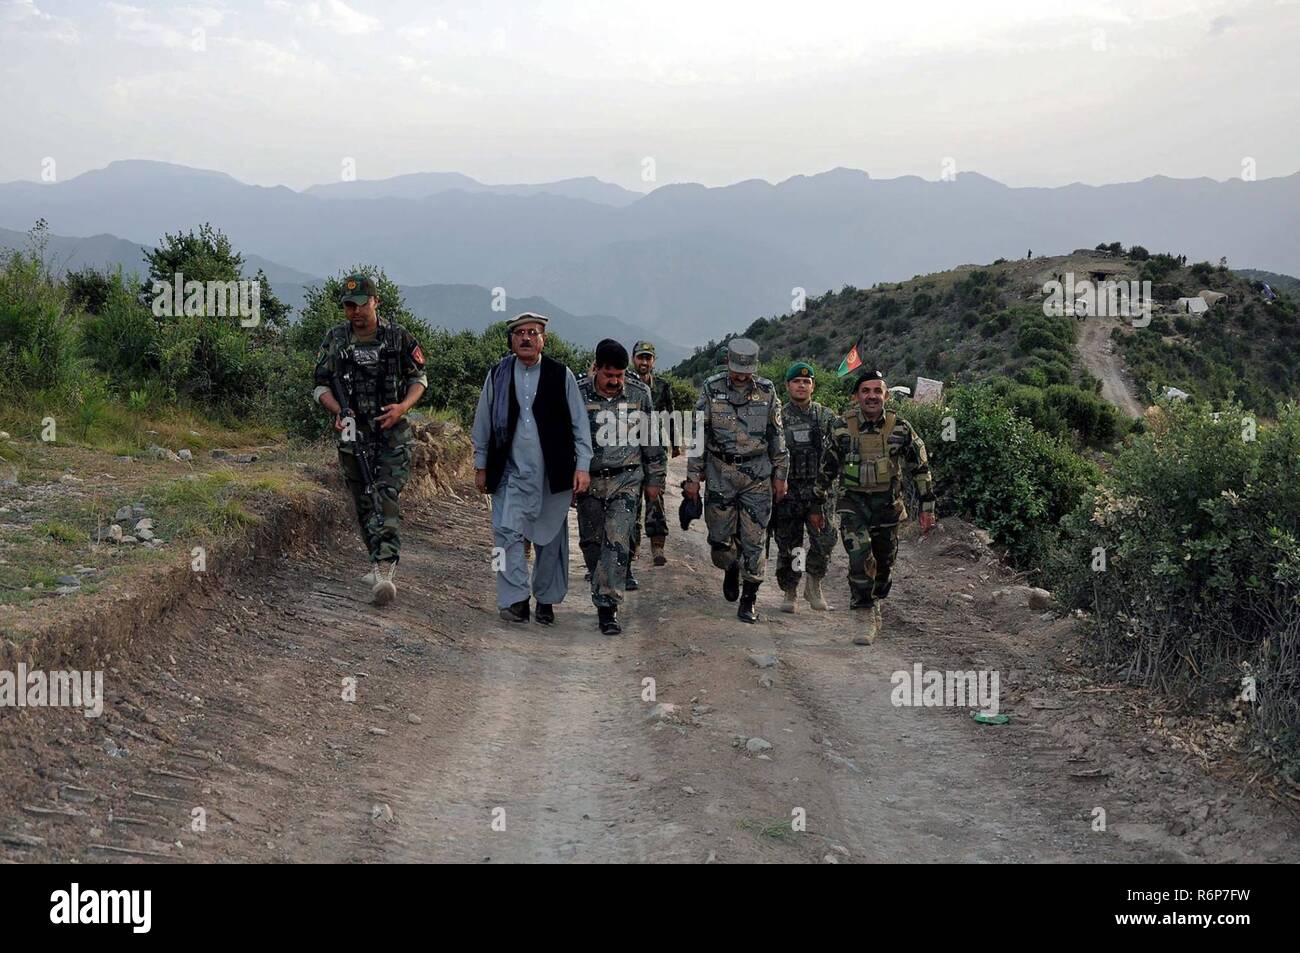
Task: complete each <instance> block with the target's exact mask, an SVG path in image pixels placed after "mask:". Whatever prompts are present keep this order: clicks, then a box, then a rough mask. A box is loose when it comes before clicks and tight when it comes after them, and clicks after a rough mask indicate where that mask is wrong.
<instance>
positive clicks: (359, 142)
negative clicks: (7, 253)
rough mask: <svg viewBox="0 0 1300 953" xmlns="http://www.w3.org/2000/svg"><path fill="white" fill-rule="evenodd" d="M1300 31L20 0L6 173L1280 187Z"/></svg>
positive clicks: (720, 6)
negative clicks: (174, 166) (1228, 182)
mask: <svg viewBox="0 0 1300 953" xmlns="http://www.w3.org/2000/svg"><path fill="white" fill-rule="evenodd" d="M1298 40H1300V2H1297V0H1223V2H1190V0H1140V2H1117V3H1112V2H1064V0H1062V2H1055V0H1022V2H1006V0H979V2H972V0H954V2H948V0H941V2H926V0H905V2H896V3H888V4H885V3H876V2H869V0H868V2H862V0H858V2H844V3H825V2H819V0H778V2H767V0H635V2H623V0H531V2H529V0H518V2H491V3H489V2H487V0H480V2H449V3H437V2H433V3H430V2H417V0H394V2H367V0H347V2H344V0H313V2H295V0H228V2H202V0H196V2H193V3H189V4H184V5H177V4H169V3H153V2H147V0H135V2H131V3H127V2H92V0H0V109H2V110H3V115H4V117H5V133H6V134H5V148H4V149H3V150H0V181H8V180H12V179H32V180H37V179H39V178H40V174H41V168H42V165H41V163H42V160H44V159H45V158H46V157H52V158H53V159H54V160H55V169H56V170H57V176H58V178H59V179H60V180H63V179H67V178H70V177H71V176H73V175H76V174H78V173H80V172H84V171H86V170H87V169H93V168H98V167H101V166H103V165H105V164H107V163H108V162H110V161H112V160H114V159H127V158H148V159H160V160H166V161H171V162H178V163H183V164H185V165H191V166H198V167H203V168H212V169H219V170H222V171H225V172H228V173H230V174H231V175H233V176H235V177H236V178H238V179H241V180H243V181H245V182H251V183H256V184H261V185H288V186H290V187H292V188H302V187H304V186H307V185H310V184H313V183H316V182H331V181H337V180H338V179H339V178H340V175H341V173H342V169H343V164H344V158H345V157H351V158H353V159H355V163H356V174H357V177H358V178H364V179H372V178H382V177H386V176H390V175H398V174H402V173H406V172H421V171H457V172H464V173H466V174H468V175H472V176H474V177H475V178H478V179H481V180H483V181H485V182H497V183H502V182H540V181H546V180H550V179H557V178H566V177H571V176H582V175H595V176H598V177H600V178H603V179H606V180H609V181H612V182H617V183H619V184H621V185H625V186H627V187H629V188H635V189H639V190H645V189H648V188H651V187H652V186H653V185H659V184H664V183H666V182H678V181H697V182H703V183H705V184H707V185H722V184H727V183H730V182H735V181H739V180H742V179H747V178H763V179H767V180H770V181H778V180H780V179H784V178H787V177H789V176H791V175H796V174H800V173H813V172H819V171H824V170H826V169H829V168H833V167H835V166H849V167H853V168H860V169H865V170H867V171H868V172H869V173H871V175H873V176H875V177H880V178H885V177H892V176H897V175H905V174H915V175H920V176H922V177H924V178H927V179H935V178H938V177H939V176H940V174H941V172H942V171H943V169H944V160H945V159H951V167H953V168H955V169H956V171H977V172H981V173H983V174H985V175H988V176H991V177H993V178H995V179H998V180H1000V181H1003V182H1006V183H1007V184H1010V185H1017V186H1019V185H1061V184H1065V183H1068V182H1073V181H1081V182H1088V183H1095V184H1101V183H1106V182H1116V181H1131V180H1134V179H1140V178H1144V177H1146V176H1149V175H1154V174H1164V175H1170V176H1177V177H1192V176H1209V177H1211V178H1215V179H1227V178H1232V177H1234V176H1238V175H1240V174H1241V169H1242V163H1243V160H1245V159H1247V158H1251V159H1253V160H1254V163H1255V168H1256V174H1257V175H1258V177H1259V178H1269V177H1273V176H1278V175H1289V174H1291V173H1293V172H1296V171H1297V170H1300V55H1298V53H1297V47H1298V45H1300V44H1298ZM647 157H649V158H652V159H653V160H654V167H653V171H654V176H655V178H654V181H653V182H648V181H645V180H644V178H643V174H644V170H646V169H647V168H648V166H647V164H646V163H645V161H644V160H645V159H646V158H647Z"/></svg>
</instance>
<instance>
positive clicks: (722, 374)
mask: <svg viewBox="0 0 1300 953" xmlns="http://www.w3.org/2000/svg"><path fill="white" fill-rule="evenodd" d="M729 376H730V375H729V374H728V373H727V372H726V371H719V372H718V373H717V374H714V375H713V376H712V377H706V378H705V379H704V384H703V385H702V386H703V387H704V389H705V390H713V389H714V388H713V385H714V384H716V383H718V382H719V381H722V382H723V385H722V389H723V392H724V393H725V392H726V389H727V385H726V383H725V382H726V380H727V378H728V377H729Z"/></svg>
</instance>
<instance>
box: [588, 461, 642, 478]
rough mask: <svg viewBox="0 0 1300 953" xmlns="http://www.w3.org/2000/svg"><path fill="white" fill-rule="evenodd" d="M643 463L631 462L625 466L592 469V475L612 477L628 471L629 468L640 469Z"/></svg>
mask: <svg viewBox="0 0 1300 953" xmlns="http://www.w3.org/2000/svg"><path fill="white" fill-rule="evenodd" d="M640 469H641V464H639V463H629V464H628V465H627V466H625V467H607V468H606V469H604V470H592V471H591V475H592V476H594V477H612V476H615V475H617V474H619V473H627V471H629V470H640Z"/></svg>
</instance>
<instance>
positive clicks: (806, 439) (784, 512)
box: [772, 361, 836, 612]
mask: <svg viewBox="0 0 1300 953" xmlns="http://www.w3.org/2000/svg"><path fill="white" fill-rule="evenodd" d="M816 387H817V381H816V379H815V377H814V375H813V369H812V366H811V365H809V364H807V363H805V362H803V361H798V362H796V363H794V364H791V365H790V369H789V370H787V371H786V372H785V389H786V393H787V394H789V396H790V399H789V400H788V401H786V402H785V404H784V405H783V406H782V407H781V420H782V422H783V423H784V424H785V448H786V451H787V452H788V453H789V455H790V471H789V479H788V488H787V492H786V495H785V499H784V500H782V501H781V502H780V503H778V504H777V505H776V508H775V510H774V511H773V513H772V536H773V538H775V539H776V547H777V552H778V554H779V555H778V556H777V562H776V581H777V584H778V585H780V587H781V592H782V594H783V595H784V597H785V599H784V601H783V602H782V603H781V611H782V612H794V609H795V602H796V600H797V599H798V596H799V578H800V576H802V575H803V571H802V570H803V569H806V570H807V573H808V575H807V578H806V579H805V581H804V590H803V594H804V598H805V599H807V600H808V604H809V605H810V606H812V607H813V608H814V609H818V610H823V609H827V608H829V607H828V606H827V604H826V599H825V597H824V596H823V595H822V588H821V582H822V579H823V578H824V577H825V575H826V567H827V563H828V562H829V560H830V557H831V553H832V552H833V551H834V550H835V525H834V513H835V500H834V498H833V496H832V497H830V498H828V499H825V500H818V499H817V498H816V496H815V493H814V491H815V490H816V489H817V476H818V474H819V473H820V471H821V462H822V451H823V450H824V449H825V448H826V446H827V444H829V443H830V435H831V430H832V428H833V427H834V426H835V420H836V414H835V412H834V411H833V410H831V409H830V408H829V407H826V406H824V405H822V404H819V403H817V402H816V401H814V400H813V392H814V390H816ZM814 513H818V514H820V515H821V516H822V520H821V524H822V525H821V529H817V528H816V527H814V526H813V524H812V522H811V517H812V515H813V514H814ZM805 529H807V532H808V544H809V545H808V548H807V550H804V549H803V544H804V530H805Z"/></svg>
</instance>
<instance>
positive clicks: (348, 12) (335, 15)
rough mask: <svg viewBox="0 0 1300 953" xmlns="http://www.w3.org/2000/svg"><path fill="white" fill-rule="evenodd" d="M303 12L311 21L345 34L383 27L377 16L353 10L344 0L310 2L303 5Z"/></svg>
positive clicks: (367, 31)
mask: <svg viewBox="0 0 1300 953" xmlns="http://www.w3.org/2000/svg"><path fill="white" fill-rule="evenodd" d="M303 12H304V13H305V14H306V16H307V19H308V20H309V21H310V22H312V23H314V24H315V25H317V26H323V27H325V28H326V29H328V30H333V31H334V32H335V33H338V34H341V35H343V36H358V35H360V34H364V33H375V32H377V31H378V30H380V29H382V28H383V24H382V23H380V21H379V20H378V19H377V18H375V17H372V16H368V15H367V14H364V13H360V12H358V11H356V10H353V9H352V8H351V7H350V6H348V5H347V4H346V3H344V2H343V0H323V2H312V3H308V4H305V5H304V6H303Z"/></svg>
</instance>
